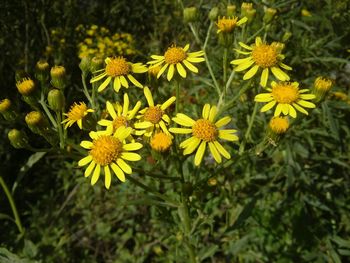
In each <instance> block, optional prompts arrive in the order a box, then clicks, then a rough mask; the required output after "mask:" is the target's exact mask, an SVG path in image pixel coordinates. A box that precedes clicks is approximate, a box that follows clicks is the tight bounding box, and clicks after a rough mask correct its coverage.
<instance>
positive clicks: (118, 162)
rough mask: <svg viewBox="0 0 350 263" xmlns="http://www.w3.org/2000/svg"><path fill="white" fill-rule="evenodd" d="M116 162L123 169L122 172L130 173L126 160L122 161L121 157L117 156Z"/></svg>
mask: <svg viewBox="0 0 350 263" xmlns="http://www.w3.org/2000/svg"><path fill="white" fill-rule="evenodd" d="M117 164H118V166H119V167H120V168H121V169H122V170H123V171H124V173H127V174H131V173H132V170H131V167H130V166H129V165H128V164H127V163H126V162H124V160H123V159H120V158H118V159H117Z"/></svg>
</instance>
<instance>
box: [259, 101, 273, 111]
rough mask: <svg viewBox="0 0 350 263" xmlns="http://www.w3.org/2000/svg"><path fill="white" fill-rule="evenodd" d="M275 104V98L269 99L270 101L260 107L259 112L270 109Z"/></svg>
mask: <svg viewBox="0 0 350 263" xmlns="http://www.w3.org/2000/svg"><path fill="white" fill-rule="evenodd" d="M275 104H276V101H275V100H273V101H270V102H269V103H267V104H266V105H265V106H264V107H262V108H261V110H260V111H261V112H265V111H268V110H270V109H272V108H273V106H275Z"/></svg>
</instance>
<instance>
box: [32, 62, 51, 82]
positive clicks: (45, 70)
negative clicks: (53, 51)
mask: <svg viewBox="0 0 350 263" xmlns="http://www.w3.org/2000/svg"><path fill="white" fill-rule="evenodd" d="M49 70H50V65H49V63H47V61H46V60H39V61H38V62H37V63H36V66H35V72H36V74H35V76H36V78H37V79H38V80H40V81H45V80H47V79H48V77H49Z"/></svg>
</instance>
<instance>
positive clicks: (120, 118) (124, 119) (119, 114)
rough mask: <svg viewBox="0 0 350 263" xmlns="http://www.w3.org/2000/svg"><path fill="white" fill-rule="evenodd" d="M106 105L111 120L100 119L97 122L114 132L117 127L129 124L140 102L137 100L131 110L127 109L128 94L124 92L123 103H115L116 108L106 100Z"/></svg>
mask: <svg viewBox="0 0 350 263" xmlns="http://www.w3.org/2000/svg"><path fill="white" fill-rule="evenodd" d="M106 107H107V111H108V113H109V115H110V116H111V117H112V119H113V120H107V119H102V120H100V121H99V122H98V124H99V125H101V126H107V128H110V129H111V130H112V131H113V132H115V131H116V130H117V129H118V128H119V127H121V126H124V127H129V126H130V125H131V123H130V121H131V120H132V119H133V118H134V117H135V115H136V113H137V112H138V110H139V109H140V107H141V102H140V101H138V102H137V103H136V104H135V107H134V108H133V109H132V110H129V96H128V94H126V93H124V103H123V105H120V104H119V103H117V105H116V110H117V111H116V110H115V108H114V106H113V104H112V103H111V102H109V101H107V102H106Z"/></svg>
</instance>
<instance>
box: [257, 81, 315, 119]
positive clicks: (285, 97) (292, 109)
mask: <svg viewBox="0 0 350 263" xmlns="http://www.w3.org/2000/svg"><path fill="white" fill-rule="evenodd" d="M271 86H272V88H268V89H267V90H268V91H270V93H261V94H258V95H256V96H255V99H254V100H255V101H256V102H268V103H267V104H266V105H265V106H264V107H262V108H261V110H260V111H261V112H265V111H268V110H270V109H272V108H273V107H274V106H275V105H276V104H277V106H276V109H275V113H274V116H275V117H277V116H280V115H281V114H283V115H290V116H291V117H293V118H296V116H297V112H296V110H297V111H300V112H301V113H304V114H306V115H308V112H307V111H306V110H305V109H304V108H315V107H316V105H315V104H314V103H312V102H309V101H308V100H312V99H314V98H315V95H314V94H305V93H306V92H308V91H309V90H308V89H301V90H299V83H298V82H278V83H276V82H274V81H272V82H271Z"/></svg>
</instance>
